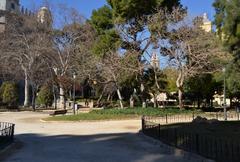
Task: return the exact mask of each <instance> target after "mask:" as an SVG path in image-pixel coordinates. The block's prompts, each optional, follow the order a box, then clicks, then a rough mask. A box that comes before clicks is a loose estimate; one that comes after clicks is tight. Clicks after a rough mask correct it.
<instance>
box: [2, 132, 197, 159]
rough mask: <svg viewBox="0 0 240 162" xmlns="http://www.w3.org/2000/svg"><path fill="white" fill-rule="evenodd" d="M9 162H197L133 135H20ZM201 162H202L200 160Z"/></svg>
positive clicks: (10, 154) (7, 154)
mask: <svg viewBox="0 0 240 162" xmlns="http://www.w3.org/2000/svg"><path fill="white" fill-rule="evenodd" d="M15 138H16V142H15V143H17V147H14V148H11V151H9V152H8V153H6V154H5V156H4V157H2V159H1V158H0V161H4V160H5V162H12V161H14V162H15V161H17V162H33V161H34V162H145V161H146V162H158V161H160V162H168V161H174V162H178V161H179V162H188V161H194V162H197V161H198V160H197V159H191V158H189V157H185V156H184V155H181V154H177V153H176V152H172V151H169V150H168V149H165V148H163V147H160V146H159V145H158V144H157V143H155V144H154V143H152V142H149V141H148V140H146V139H145V138H144V137H143V136H142V135H139V134H131V133H114V134H111V133H109V134H96V135H76V136H74V135H53V136H49V135H44V134H20V135H16V136H15ZM199 162H200V160H199Z"/></svg>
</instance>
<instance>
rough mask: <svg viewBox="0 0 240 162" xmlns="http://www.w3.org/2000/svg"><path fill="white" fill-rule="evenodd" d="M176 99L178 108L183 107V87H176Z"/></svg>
mask: <svg viewBox="0 0 240 162" xmlns="http://www.w3.org/2000/svg"><path fill="white" fill-rule="evenodd" d="M178 101H179V108H180V110H183V109H184V105H183V89H182V88H181V87H180V88H179V89H178Z"/></svg>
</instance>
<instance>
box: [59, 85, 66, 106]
mask: <svg viewBox="0 0 240 162" xmlns="http://www.w3.org/2000/svg"><path fill="white" fill-rule="evenodd" d="M60 108H61V109H66V100H65V91H64V89H63V88H62V86H60Z"/></svg>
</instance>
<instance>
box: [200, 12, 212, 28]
mask: <svg viewBox="0 0 240 162" xmlns="http://www.w3.org/2000/svg"><path fill="white" fill-rule="evenodd" d="M202 29H203V30H205V31H206V32H211V31H212V22H211V21H210V20H209V19H208V16H207V13H204V14H203V25H202Z"/></svg>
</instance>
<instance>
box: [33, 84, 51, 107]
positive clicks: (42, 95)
mask: <svg viewBox="0 0 240 162" xmlns="http://www.w3.org/2000/svg"><path fill="white" fill-rule="evenodd" d="M53 98H54V97H53V93H52V90H51V87H49V86H43V87H41V89H40V92H39V93H38V96H37V103H38V104H41V105H44V106H45V107H46V108H47V107H49V106H51V105H52V103H53Z"/></svg>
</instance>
